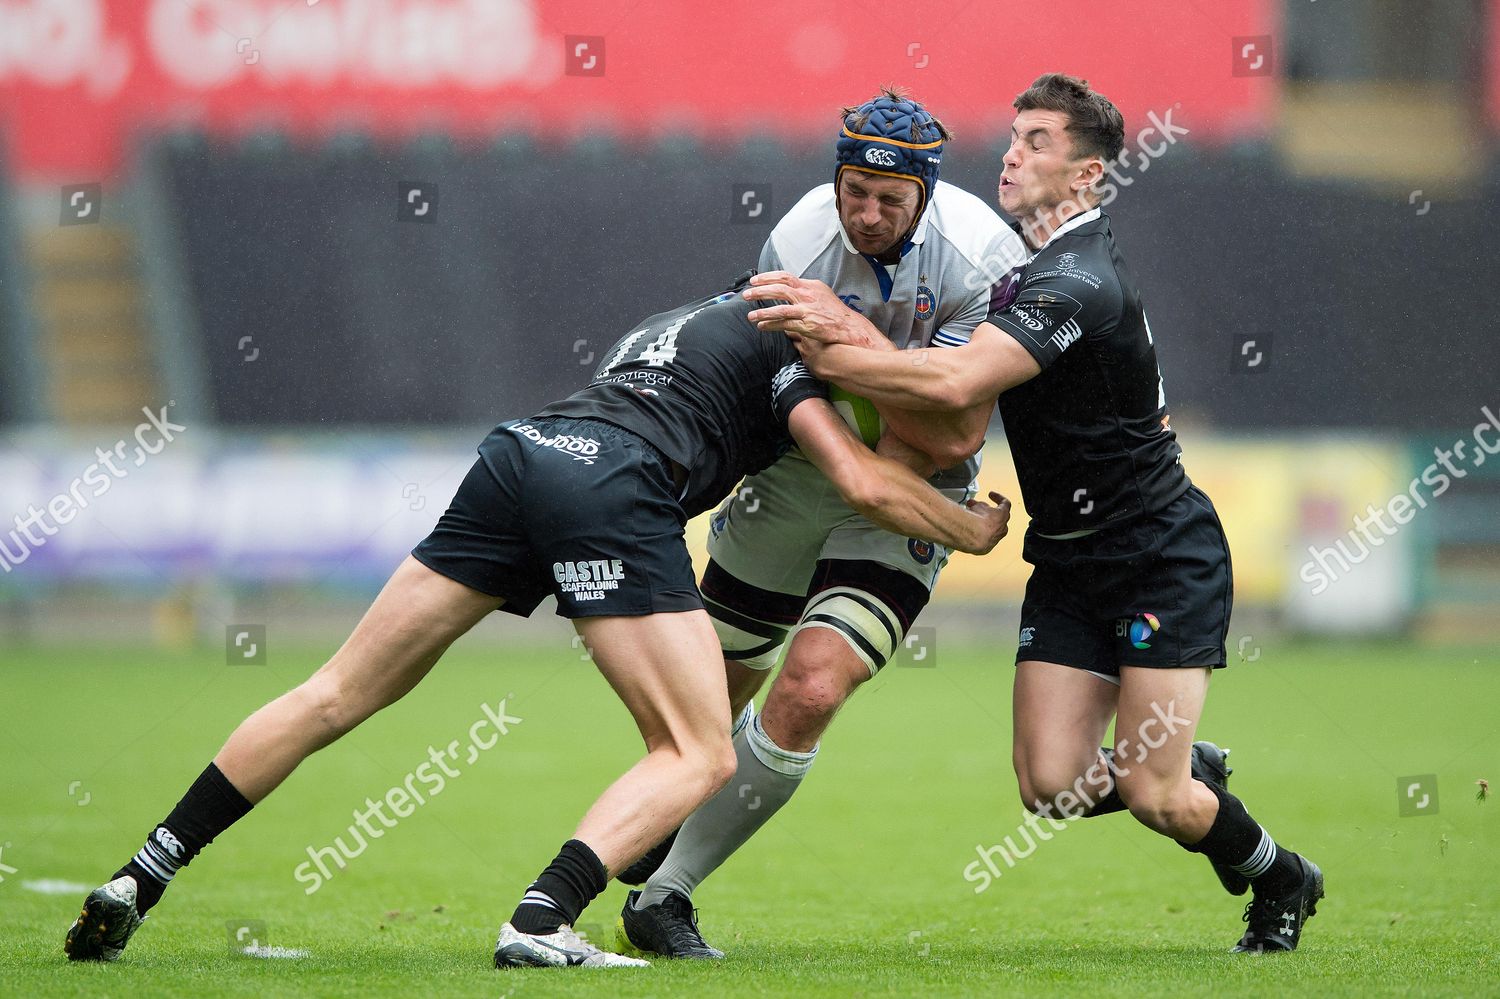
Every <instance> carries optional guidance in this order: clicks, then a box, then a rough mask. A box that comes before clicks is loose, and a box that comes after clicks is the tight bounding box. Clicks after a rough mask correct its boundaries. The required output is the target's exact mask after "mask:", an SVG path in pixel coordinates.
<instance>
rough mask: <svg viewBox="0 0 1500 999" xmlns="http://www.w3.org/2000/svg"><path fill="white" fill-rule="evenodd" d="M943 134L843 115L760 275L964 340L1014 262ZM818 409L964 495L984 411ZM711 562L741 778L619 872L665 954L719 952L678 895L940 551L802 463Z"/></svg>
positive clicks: (817, 728) (757, 820)
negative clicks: (948, 170)
mask: <svg viewBox="0 0 1500 999" xmlns="http://www.w3.org/2000/svg"><path fill="white" fill-rule="evenodd" d="M949 138H950V135H949V133H948V131H947V129H946V128H944V127H943V125H942V123H941V122H939V121H938V120H937V119H936V118H934V117H933V116H932V115H931V114H930V113H928V112H927V110H926V109H925V108H923V107H922V105H920V104H918V103H916V102H915V101H912V100H909V99H907V98H906V97H905V96H904V95H903V94H902V93H900V92H899V91H896V90H892V89H889V88H887V89H885V90H883V91H882V92H881V93H880V94H879V95H877V96H876V97H874V98H873V99H871V100H869V101H867V102H865V103H864V104H862V105H860V106H859V107H856V108H844V109H843V111H842V112H841V120H840V130H839V134H838V138H837V144H836V166H835V170H834V182H833V183H831V184H824V185H822V186H820V187H817V188H815V189H814V190H812V191H810V192H809V193H808V194H807V195H806V196H804V197H803V198H802V200H801V201H799V202H798V203H797V205H796V206H795V207H793V208H792V210H791V211H790V212H788V213H787V215H786V216H785V217H784V218H783V219H781V221H780V222H779V223H777V225H776V227H775V228H774V229H773V230H772V232H771V236H770V238H769V239H768V240H767V241H766V244H765V247H764V248H763V249H762V251H761V256H760V261H759V269H760V270H761V271H763V272H765V271H775V272H789V273H790V274H791V275H796V276H797V277H799V278H805V279H809V280H817V281H820V282H822V283H823V284H826V285H828V286H829V287H831V288H832V289H833V290H834V292H835V293H836V294H837V295H838V296H839V298H840V299H841V300H842V302H843V304H844V305H847V306H848V307H849V309H853V310H855V311H856V312H858V313H860V314H861V315H863V316H864V317H865V319H867V320H868V321H869V322H870V323H871V324H873V326H874V327H875V328H876V329H878V330H879V331H880V332H881V333H883V334H885V336H886V337H888V338H889V339H890V341H891V343H892V344H894V345H895V346H896V347H899V348H903V349H905V348H922V347H929V346H959V345H962V344H964V343H966V342H967V340H968V338H969V334H970V333H971V332H973V330H974V328H975V327H976V326H977V325H978V324H979V323H980V322H981V321H983V319H984V317H985V315H986V313H987V311H988V308H989V294H990V293H989V288H990V285H991V284H992V283H993V282H994V280H995V278H996V277H997V276H999V275H1002V274H1004V273H1006V272H1007V271H1008V270H1010V269H1011V268H1012V267H1014V266H1015V265H1017V264H1018V263H1020V262H1021V261H1022V260H1024V259H1025V256H1026V253H1025V250H1024V247H1023V245H1022V243H1021V240H1020V238H1019V237H1018V236H1017V235H1016V234H1015V233H1014V232H1012V231H1011V230H1010V229H1009V228H1008V227H1007V226H1006V225H1005V224H1004V223H1003V222H1002V221H1001V219H1000V217H999V216H998V215H997V214H996V213H995V211H994V210H993V209H991V208H990V207H989V206H988V205H986V204H985V203H984V202H983V201H981V200H980V199H979V198H976V197H974V196H973V195H970V194H968V193H966V192H964V191H961V190H959V189H958V188H956V187H954V186H952V185H951V184H945V183H942V182H940V181H939V180H938V169H939V165H940V164H941V161H942V152H943V144H944V142H945V141H946V140H948V139H949ZM833 304H834V305H835V306H837V307H838V309H839V311H840V312H846V311H847V310H845V309H844V308H843V305H840V304H839V302H837V301H835V302H834V303H833ZM832 398H833V402H834V404H835V406H836V407H837V408H838V409H839V410H840V411H841V412H842V414H843V415H844V417H845V419H846V420H847V421H848V422H849V423H850V425H851V426H852V427H854V429H855V430H856V431H858V432H859V433H860V435H861V437H862V438H863V439H864V440H865V442H866V443H867V444H869V445H871V446H872V447H877V448H878V450H879V451H880V452H881V453H883V454H886V455H887V456H891V457H895V458H897V459H899V460H903V461H905V462H906V463H908V464H909V465H911V467H913V468H915V469H917V470H919V471H921V472H923V473H927V474H931V473H933V472H936V474H933V475H932V477H931V479H930V480H929V481H930V482H931V483H932V484H933V485H934V486H935V487H937V488H938V489H939V490H940V491H941V492H943V493H944V494H945V495H947V496H949V497H950V498H952V499H954V500H958V501H960V502H962V501H963V500H965V499H967V498H969V497H970V496H972V495H973V494H974V493H973V490H974V476H975V473H976V472H977V470H978V462H977V460H975V459H974V457H973V456H974V455H975V454H976V452H978V450H979V448H980V446H981V445H982V444H983V442H984V434H985V430H986V428H987V426H988V424H989V418H990V412H991V407H990V406H989V405H982V406H976V407H972V408H970V409H967V410H955V411H952V412H934V411H931V410H927V411H921V412H916V411H905V410H901V409H898V408H896V407H883V408H882V409H881V410H880V411H879V412H878V413H877V411H876V409H875V407H874V406H873V405H871V404H870V403H869V402H868V401H866V400H864V399H860V398H858V397H856V396H853V395H850V394H848V393H844V392H842V391H840V390H838V389H836V388H835V389H833V390H832ZM708 552H709V557H710V563H709V566H708V569H707V570H706V572H705V573H704V576H703V579H702V582H701V589H702V592H703V597H704V603H705V605H706V607H707V609H708V612H709V614H710V616H711V617H712V618H713V622H714V627H715V630H716V631H717V632H718V635H719V640H720V643H721V645H722V648H723V652H724V660H725V669H726V671H727V674H728V682H729V695H730V703H731V707H732V709H733V711H734V714H735V716H736V718H737V721H736V722H735V729H734V738H735V750H736V754H737V757H738V760H739V769H738V771H737V773H736V775H735V777H734V779H733V780H731V781H730V782H729V784H728V785H727V786H726V790H724V791H722V792H720V793H719V794H718V795H717V796H716V797H715V798H714V799H712V800H710V801H709V802H708V803H707V804H705V805H704V806H703V807H701V808H700V809H699V810H698V811H697V812H696V813H695V814H694V815H693V816H692V817H691V818H690V819H689V820H688V821H687V822H686V823H684V825H683V827H682V829H681V830H680V831H679V832H678V833H677V834H676V836H675V840H674V839H673V838H669V839H668V840H666V841H665V842H663V843H662V844H661V845H660V846H659V847H658V848H656V849H654V850H652V851H651V852H650V853H648V854H647V855H646V857H644V858H642V860H641V862H640V863H638V864H635V865H632V867H631V868H628V869H627V870H625V871H622V872H621V873H620V875H619V877H620V880H622V881H625V882H627V883H630V884H639V883H641V882H642V881H646V884H645V886H644V888H643V890H642V891H640V892H631V893H630V897H629V899H628V900H627V902H626V905H625V909H624V911H623V912H622V913H621V920H620V931H621V936H622V943H625V944H627V945H629V946H633V947H635V948H638V949H639V950H641V951H644V952H649V953H654V954H661V955H664V956H670V957H690V958H717V957H722V956H723V955H722V953H721V952H720V951H718V950H716V949H714V948H712V947H710V946H708V945H707V944H706V943H705V942H704V940H703V938H702V936H701V935H700V934H699V932H698V929H697V924H696V918H695V916H694V914H693V904H692V901H691V897H692V892H693V889H694V888H695V887H696V886H697V885H698V884H699V882H701V881H702V880H703V879H704V878H705V877H707V876H708V875H709V874H710V873H711V872H712V871H714V870H715V869H716V868H717V867H718V866H719V865H720V864H722V863H723V862H724V860H726V859H727V858H728V857H729V855H730V854H732V853H733V852H734V851H735V850H736V849H737V848H738V847H739V846H740V845H741V844H742V843H744V842H745V841H746V840H747V839H749V837H750V836H751V835H752V834H753V833H754V832H755V831H756V830H757V829H758V828H759V827H760V826H761V825H763V824H764V823H765V821H766V820H767V819H769V818H770V817H771V816H772V815H774V814H775V813H776V811H777V810H778V809H779V808H780V807H781V806H782V805H784V804H785V803H786V802H787V800H788V799H790V797H791V795H792V793H793V792H794V791H795V790H796V789H797V786H798V784H799V783H800V782H801V781H802V778H803V777H804V775H805V774H806V773H807V771H808V769H809V768H810V767H811V766H812V763H813V759H814V758H815V756H816V754H817V752H818V742H819V739H820V738H821V736H822V734H823V732H824V730H825V729H826V728H827V727H828V724H829V723H830V722H831V721H832V719H833V716H834V714H835V713H836V712H837V711H838V709H839V708H840V707H841V706H842V705H843V703H844V702H845V701H846V700H847V699H848V698H849V696H850V695H851V694H853V693H854V691H855V690H856V689H857V688H858V687H859V685H860V684H862V683H863V682H865V681H866V680H868V679H870V678H871V677H873V676H874V675H875V674H876V673H877V672H878V671H879V670H880V669H881V668H882V667H883V666H884V665H885V664H886V663H887V662H888V661H889V659H890V658H891V656H892V655H893V654H894V653H895V651H896V649H897V648H898V647H899V646H900V644H901V642H902V640H903V639H904V637H905V635H906V633H907V631H908V629H909V628H910V627H911V625H912V622H913V620H914V619H915V618H916V616H917V614H918V612H919V611H921V609H922V608H923V607H924V606H925V605H926V603H927V601H928V598H929V596H930V595H931V592H932V588H933V586H934V585H935V583H936V582H937V577H938V573H939V572H940V571H941V569H942V568H943V565H944V564H945V562H946V561H947V557H948V552H947V550H946V549H944V548H943V547H942V546H941V545H937V544H934V543H932V541H931V540H930V539H927V538H919V537H906V536H902V535H898V534H892V533H890V532H887V531H884V530H882V529H881V528H879V527H877V526H875V525H874V524H872V523H870V521H869V520H867V519H866V518H864V517H862V516H860V515H859V514H858V513H856V512H855V511H854V510H852V509H850V507H849V506H848V504H846V503H844V502H843V501H842V500H841V499H840V498H839V496H838V494H837V492H836V491H835V490H833V489H832V488H830V487H829V485H828V483H827V482H826V480H824V479H823V478H822V477H821V476H820V475H819V473H818V471H817V469H816V468H815V467H814V466H813V465H812V464H811V463H810V462H809V461H808V460H807V458H806V456H804V455H803V454H802V453H800V452H798V451H793V452H791V453H789V454H788V455H786V456H785V457H783V458H782V459H781V460H780V461H778V462H777V463H776V464H775V465H773V466H772V467H771V468H769V469H767V470H766V471H764V472H762V473H760V474H758V475H753V476H750V477H749V478H747V479H746V480H745V483H744V485H743V487H742V488H741V489H739V490H738V491H737V492H736V494H735V495H734V496H732V497H731V498H730V499H729V500H728V501H726V502H725V504H724V505H723V506H722V507H721V508H720V509H719V511H718V512H717V513H716V514H715V516H714V517H713V520H712V528H711V534H710V538H709V545H708ZM789 632H790V633H791V644H790V648H789V649H788V650H787V654H786V661H785V663H784V664H783V666H782V668H781V672H780V673H779V674H778V675H777V677H776V679H775V681H774V682H773V683H772V685H771V689H770V691H769V693H768V694H767V696H766V700H765V704H764V707H763V708H762V711H761V714H760V715H759V716H758V717H757V716H754V714H753V711H752V707H751V703H750V702H751V698H752V697H753V696H754V695H755V693H756V692H757V691H758V690H759V688H760V687H761V685H762V683H763V682H764V681H765V679H766V676H767V675H768V672H769V671H770V669H771V668H772V667H774V666H775V665H776V663H777V662H778V660H780V658H781V653H782V649H783V646H784V645H785V644H786V641H787V636H788V633H789ZM746 800H758V801H759V806H758V807H757V808H755V809H747V808H746V807H745V804H744V803H745V801H746ZM647 878H649V880H646V879H647Z"/></svg>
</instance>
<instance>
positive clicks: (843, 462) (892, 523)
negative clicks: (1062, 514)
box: [787, 399, 1010, 555]
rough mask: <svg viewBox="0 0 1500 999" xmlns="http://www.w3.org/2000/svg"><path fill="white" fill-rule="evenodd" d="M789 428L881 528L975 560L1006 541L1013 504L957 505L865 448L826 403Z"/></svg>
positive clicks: (810, 404) (803, 407) (806, 406)
mask: <svg viewBox="0 0 1500 999" xmlns="http://www.w3.org/2000/svg"><path fill="white" fill-rule="evenodd" d="M787 427H788V429H789V430H790V431H791V434H792V438H793V439H794V440H796V442H797V445H798V447H800V448H801V449H802V453H803V454H804V455H806V456H807V458H808V460H809V461H811V462H812V463H813V464H814V465H816V466H817V467H818V469H819V470H820V471H822V473H823V474H824V475H826V476H828V478H829V479H830V480H831V481H832V482H833V484H834V486H836V487H837V488H838V491H839V495H841V496H842V497H843V498H844V501H845V502H846V503H848V504H849V505H850V506H852V507H853V508H854V509H856V510H858V511H859V512H860V513H862V514H864V515H865V516H866V517H868V518H869V519H870V521H871V522H872V523H874V524H876V525H877V526H879V527H882V528H884V529H885V530H887V531H892V532H894V533H896V534H904V535H906V536H908V537H913V538H922V539H923V540H926V541H934V542H937V543H938V544H941V545H945V546H947V547H949V548H954V549H957V550H958V551H963V552H968V553H970V554H972V555H984V554H986V553H988V552H989V551H990V550H992V549H993V548H994V547H995V545H996V544H998V543H999V541H1000V539H1001V538H1003V537H1004V536H1005V532H1006V530H1007V525H1008V523H1009V520H1010V501H1009V500H1007V499H1005V497H1003V496H1000V495H999V494H998V493H991V494H990V498H991V499H992V500H994V501H995V503H996V504H997V505H995V506H990V505H989V504H988V503H984V502H978V501H971V502H970V503H969V504H968V506H967V507H963V506H960V505H959V504H957V503H954V502H953V501H952V500H949V499H947V498H945V497H944V496H943V495H942V494H941V493H939V492H938V491H937V490H935V489H933V488H932V487H931V486H929V485H928V484H927V483H925V482H923V481H922V480H921V479H919V478H918V477H917V475H916V473H915V472H913V471H912V470H911V469H909V468H907V467H906V466H905V465H902V464H899V463H898V462H895V461H891V460H890V459H888V458H884V457H881V456H880V455H878V454H876V453H875V452H873V451H871V450H870V449H869V448H867V447H865V446H864V444H863V443H861V442H860V440H859V438H857V437H855V436H854V432H853V431H851V430H850V429H849V427H848V425H847V424H846V423H844V421H843V420H842V419H841V418H840V417H839V415H838V413H837V412H836V411H835V410H834V408H833V407H832V406H831V405H829V404H828V402H827V401H826V400H823V399H807V400H805V401H803V402H801V403H799V404H798V405H797V407H796V408H795V409H793V410H792V412H791V415H790V417H789V418H788V420H787Z"/></svg>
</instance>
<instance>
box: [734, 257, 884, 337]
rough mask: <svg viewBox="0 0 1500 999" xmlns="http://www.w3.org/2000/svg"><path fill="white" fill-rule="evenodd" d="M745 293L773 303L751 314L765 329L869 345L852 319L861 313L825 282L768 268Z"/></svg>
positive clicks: (756, 299)
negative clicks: (840, 297) (845, 302)
mask: <svg viewBox="0 0 1500 999" xmlns="http://www.w3.org/2000/svg"><path fill="white" fill-rule="evenodd" d="M741 294H742V295H744V296H745V298H746V299H747V300H748V301H751V302H774V303H775V304H769V305H766V306H765V307H764V308H760V309H756V310H755V311H754V312H752V313H750V321H751V322H752V323H754V324H755V325H756V327H757V328H758V329H760V330H762V331H764V332H774V333H796V334H798V335H800V336H802V337H805V338H807V339H811V340H818V341H821V342H823V343H849V344H854V345H855V346H859V347H863V346H869V339H870V338H869V335H868V332H867V331H866V330H865V329H863V328H862V327H860V326H859V325H858V324H856V323H854V322H852V320H853V319H854V317H856V316H857V315H858V313H856V312H855V311H854V310H853V309H850V308H849V307H848V306H847V305H845V304H844V303H843V302H842V301H841V300H840V299H839V297H838V296H837V295H835V294H834V293H833V289H832V288H830V287H828V285H826V284H824V283H823V282H822V281H817V280H814V279H812V278H799V277H797V276H796V275H795V274H792V273H790V272H789V271H767V272H766V273H764V274H757V275H755V276H754V277H752V278H751V279H750V287H748V288H746V289H745V290H744V291H743V292H741Z"/></svg>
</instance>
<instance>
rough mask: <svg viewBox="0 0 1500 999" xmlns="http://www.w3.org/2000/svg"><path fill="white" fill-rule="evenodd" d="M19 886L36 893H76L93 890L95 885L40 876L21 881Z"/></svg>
mask: <svg viewBox="0 0 1500 999" xmlns="http://www.w3.org/2000/svg"><path fill="white" fill-rule="evenodd" d="M21 887H22V888H25V889H26V890H27V891H34V892H36V893H37V894H38V895H77V894H78V893H79V892H85V893H87V892H90V891H93V890H94V888H96V887H97V886H96V885H86V884H84V883H83V882H82V881H63V880H60V879H58V878H42V879H41V880H39V881H22V882H21Z"/></svg>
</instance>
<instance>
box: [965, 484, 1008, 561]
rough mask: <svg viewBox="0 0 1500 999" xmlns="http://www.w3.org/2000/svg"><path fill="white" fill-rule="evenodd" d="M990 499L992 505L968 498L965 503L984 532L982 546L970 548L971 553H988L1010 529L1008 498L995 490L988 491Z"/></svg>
mask: <svg viewBox="0 0 1500 999" xmlns="http://www.w3.org/2000/svg"><path fill="white" fill-rule="evenodd" d="M990 500H991V501H992V502H993V503H994V504H995V505H994V506H991V505H990V504H989V503H986V502H984V500H969V502H968V503H967V504H966V505H967V506H968V508H969V511H970V512H971V513H973V514H974V515H975V516H977V517H978V518H979V519H980V521H981V523H982V525H983V526H982V530H983V531H984V532H985V533H984V535H983V538H984V541H983V544H982V546H976V547H975V548H974V549H971V550H970V551H969V554H971V555H988V554H989V553H990V552H991V551H992V550H994V547H995V546H996V545H998V544H999V543H1000V539H1001V538H1003V537H1005V534H1006V532H1007V531H1009V530H1010V500H1008V499H1006V498H1005V497H1004V496H1001V495H1000V494H999V493H996V492H992V493H990Z"/></svg>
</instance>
